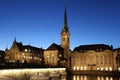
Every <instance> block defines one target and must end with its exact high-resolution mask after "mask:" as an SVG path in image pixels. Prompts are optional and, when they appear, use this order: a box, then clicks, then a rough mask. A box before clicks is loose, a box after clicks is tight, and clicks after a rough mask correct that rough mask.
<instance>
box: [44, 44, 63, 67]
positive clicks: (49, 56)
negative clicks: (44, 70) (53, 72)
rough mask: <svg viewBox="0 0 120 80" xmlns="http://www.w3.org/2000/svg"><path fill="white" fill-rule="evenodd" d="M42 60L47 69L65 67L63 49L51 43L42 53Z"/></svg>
mask: <svg viewBox="0 0 120 80" xmlns="http://www.w3.org/2000/svg"><path fill="white" fill-rule="evenodd" d="M44 60H45V65H47V66H48V67H58V66H61V67H63V66H64V65H65V59H64V49H63V48H62V47H61V46H60V45H57V44H55V43H53V44H52V45H50V46H49V47H48V48H47V49H46V50H45V51H44Z"/></svg>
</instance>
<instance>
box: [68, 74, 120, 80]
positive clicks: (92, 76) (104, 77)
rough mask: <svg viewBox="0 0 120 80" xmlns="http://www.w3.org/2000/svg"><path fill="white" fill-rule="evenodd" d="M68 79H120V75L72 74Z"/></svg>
mask: <svg viewBox="0 0 120 80" xmlns="http://www.w3.org/2000/svg"><path fill="white" fill-rule="evenodd" d="M67 80H120V76H96V75H89V76H87V75H72V76H68V78H67Z"/></svg>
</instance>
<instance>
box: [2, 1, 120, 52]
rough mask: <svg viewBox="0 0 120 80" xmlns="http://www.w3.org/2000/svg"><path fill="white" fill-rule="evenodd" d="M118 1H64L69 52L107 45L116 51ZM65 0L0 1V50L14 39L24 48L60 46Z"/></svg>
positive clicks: (119, 44)
mask: <svg viewBox="0 0 120 80" xmlns="http://www.w3.org/2000/svg"><path fill="white" fill-rule="evenodd" d="M119 4H120V1H119V0H66V9H67V21H68V27H69V30H70V33H71V35H70V48H71V49H72V50H73V49H74V48H75V47H77V46H79V45H88V44H107V45H113V48H119V47H120V36H119V32H120V5H119ZM64 8H65V0H0V29H1V30H0V50H5V48H6V47H8V48H10V47H11V46H12V43H13V41H14V38H16V40H17V41H18V42H22V43H23V44H24V45H29V44H30V45H32V46H35V47H39V48H40V47H42V48H43V49H46V48H48V47H49V46H50V45H51V44H52V43H56V44H59V45H60V44H61V34H60V33H61V30H62V27H63V24H64V22H63V21H64Z"/></svg>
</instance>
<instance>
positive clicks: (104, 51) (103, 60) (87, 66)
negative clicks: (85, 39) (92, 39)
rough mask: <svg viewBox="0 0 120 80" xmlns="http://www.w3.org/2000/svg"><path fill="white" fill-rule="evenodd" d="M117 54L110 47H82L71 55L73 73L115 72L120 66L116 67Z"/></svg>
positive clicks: (77, 48) (99, 45)
mask: <svg viewBox="0 0 120 80" xmlns="http://www.w3.org/2000/svg"><path fill="white" fill-rule="evenodd" d="M115 51H116V50H115ZM116 54H117V52H114V50H113V47H112V46H109V45H105V44H93V45H81V46H78V47H76V48H75V49H74V51H73V52H72V54H71V69H72V70H73V71H83V70H98V71H114V70H116V69H117V68H119V67H118V66H119V65H118V66H116V58H117V55H116ZM118 64H120V63H118ZM119 70H120V69H119Z"/></svg>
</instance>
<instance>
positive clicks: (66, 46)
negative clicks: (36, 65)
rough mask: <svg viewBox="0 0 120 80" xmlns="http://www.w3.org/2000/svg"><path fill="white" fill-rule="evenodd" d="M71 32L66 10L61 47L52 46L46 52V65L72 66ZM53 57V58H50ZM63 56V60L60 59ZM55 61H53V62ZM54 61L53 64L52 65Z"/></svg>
mask: <svg viewBox="0 0 120 80" xmlns="http://www.w3.org/2000/svg"><path fill="white" fill-rule="evenodd" d="M70 53H71V51H70V31H69V27H68V24H67V14H66V8H65V11H64V25H63V28H62V31H61V45H57V44H54V43H53V44H52V45H51V46H50V47H48V49H46V50H45V51H44V59H45V64H49V65H51V66H52V65H53V66H65V67H69V66H70V64H69V63H70V60H69V56H70ZM50 56H52V58H51V57H50ZM60 56H61V58H60ZM51 59H52V60H53V61H52V60H51ZM51 61H52V63H51Z"/></svg>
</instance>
